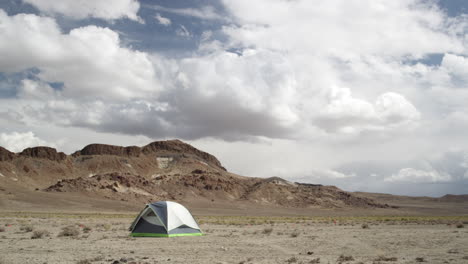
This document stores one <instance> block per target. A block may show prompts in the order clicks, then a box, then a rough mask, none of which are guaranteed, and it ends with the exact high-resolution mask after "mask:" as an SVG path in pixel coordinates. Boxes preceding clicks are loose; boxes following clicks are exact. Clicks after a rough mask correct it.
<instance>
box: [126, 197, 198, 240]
mask: <svg viewBox="0 0 468 264" xmlns="http://www.w3.org/2000/svg"><path fill="white" fill-rule="evenodd" d="M130 231H131V236H134V237H142V236H143V237H175V236H201V235H202V232H201V230H200V227H199V226H198V224H197V222H196V221H195V219H193V216H192V214H190V212H189V211H188V210H187V208H185V207H184V206H183V205H181V204H178V203H176V202H169V201H161V202H156V203H151V204H147V205H146V207H145V208H144V209H143V211H141V213H140V214H139V215H138V216H137V218H136V219H135V221H133V223H132V225H131V226H130Z"/></svg>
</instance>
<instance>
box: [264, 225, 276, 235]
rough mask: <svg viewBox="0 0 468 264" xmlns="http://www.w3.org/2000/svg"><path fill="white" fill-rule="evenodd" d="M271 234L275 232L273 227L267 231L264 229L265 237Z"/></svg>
mask: <svg viewBox="0 0 468 264" xmlns="http://www.w3.org/2000/svg"><path fill="white" fill-rule="evenodd" d="M271 232H273V228H271V227H267V228H265V229H263V231H262V233H263V234H265V235H270V234H271Z"/></svg>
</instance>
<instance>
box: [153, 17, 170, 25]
mask: <svg viewBox="0 0 468 264" xmlns="http://www.w3.org/2000/svg"><path fill="white" fill-rule="evenodd" d="M154 18H155V19H156V20H157V21H158V23H159V24H161V25H164V26H169V25H170V24H171V23H172V22H171V20H170V19H169V18H167V17H163V16H161V15H160V14H156V15H155V16H154Z"/></svg>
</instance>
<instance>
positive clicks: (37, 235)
mask: <svg viewBox="0 0 468 264" xmlns="http://www.w3.org/2000/svg"><path fill="white" fill-rule="evenodd" d="M49 235H50V232H49V231H47V230H36V231H34V232H33V234H32V236H31V239H39V238H43V237H46V236H49Z"/></svg>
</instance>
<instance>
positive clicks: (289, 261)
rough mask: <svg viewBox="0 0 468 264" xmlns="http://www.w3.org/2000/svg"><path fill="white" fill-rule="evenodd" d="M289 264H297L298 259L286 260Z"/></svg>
mask: <svg viewBox="0 0 468 264" xmlns="http://www.w3.org/2000/svg"><path fill="white" fill-rule="evenodd" d="M286 262H287V263H296V262H297V258H296V257H291V258H289V259H287V260H286Z"/></svg>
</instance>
